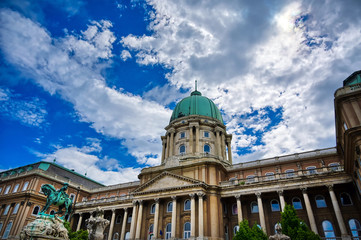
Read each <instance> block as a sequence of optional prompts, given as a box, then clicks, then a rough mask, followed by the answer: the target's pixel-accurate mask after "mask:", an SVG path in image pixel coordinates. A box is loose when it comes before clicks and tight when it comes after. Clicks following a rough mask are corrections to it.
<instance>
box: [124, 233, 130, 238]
mask: <svg viewBox="0 0 361 240" xmlns="http://www.w3.org/2000/svg"><path fill="white" fill-rule="evenodd" d="M124 239H125V240H129V239H130V232H127V233H126V234H125V237H124Z"/></svg>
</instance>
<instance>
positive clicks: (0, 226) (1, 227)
mask: <svg viewBox="0 0 361 240" xmlns="http://www.w3.org/2000/svg"><path fill="white" fill-rule="evenodd" d="M1 230H3V223H0V232H1Z"/></svg>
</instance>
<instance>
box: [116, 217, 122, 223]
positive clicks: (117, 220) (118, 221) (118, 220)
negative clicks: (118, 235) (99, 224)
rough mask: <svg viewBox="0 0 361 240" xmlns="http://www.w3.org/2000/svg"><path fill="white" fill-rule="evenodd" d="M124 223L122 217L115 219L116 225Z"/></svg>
mask: <svg viewBox="0 0 361 240" xmlns="http://www.w3.org/2000/svg"><path fill="white" fill-rule="evenodd" d="M121 222H122V215H117V217H116V218H115V224H119V223H121Z"/></svg>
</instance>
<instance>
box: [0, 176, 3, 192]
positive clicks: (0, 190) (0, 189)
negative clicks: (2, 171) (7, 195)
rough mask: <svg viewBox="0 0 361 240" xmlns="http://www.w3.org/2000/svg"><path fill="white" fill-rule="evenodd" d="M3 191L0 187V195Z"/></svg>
mask: <svg viewBox="0 0 361 240" xmlns="http://www.w3.org/2000/svg"><path fill="white" fill-rule="evenodd" d="M0 176H1V175H0ZM2 191H3V188H2V187H0V194H1V192H2Z"/></svg>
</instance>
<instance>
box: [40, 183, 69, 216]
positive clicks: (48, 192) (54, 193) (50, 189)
mask: <svg viewBox="0 0 361 240" xmlns="http://www.w3.org/2000/svg"><path fill="white" fill-rule="evenodd" d="M68 185H69V184H68V183H64V186H63V187H62V188H60V189H59V190H56V189H55V187H54V186H53V185H51V184H44V185H43V186H41V191H42V192H43V193H44V195H45V196H47V199H46V204H45V206H44V208H43V209H42V210H41V212H40V214H41V215H44V214H45V212H46V211H47V210H48V208H49V207H50V206H51V205H55V206H58V207H59V210H58V211H57V212H55V213H54V215H56V214H62V213H63V211H62V209H63V208H65V210H66V211H65V214H64V215H63V216H62V217H61V219H64V217H65V216H66V215H67V214H70V213H71V206H72V203H73V200H72V199H70V198H69V195H68V194H67V193H66V192H65V191H66V190H67V189H68Z"/></svg>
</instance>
